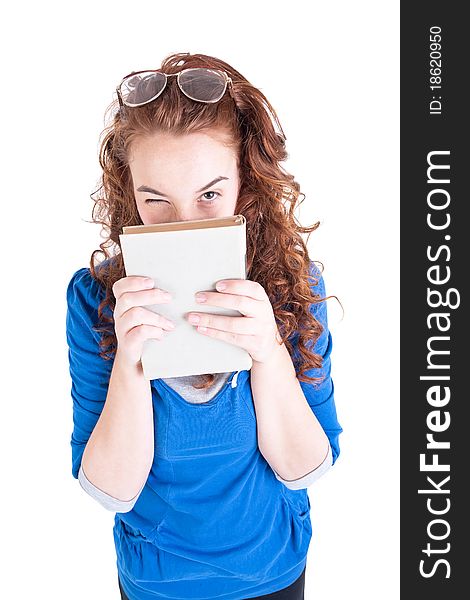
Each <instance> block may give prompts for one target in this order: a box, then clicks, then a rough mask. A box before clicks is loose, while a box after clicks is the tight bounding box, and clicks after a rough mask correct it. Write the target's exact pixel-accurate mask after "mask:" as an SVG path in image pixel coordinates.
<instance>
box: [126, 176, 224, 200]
mask: <svg viewBox="0 0 470 600" xmlns="http://www.w3.org/2000/svg"><path fill="white" fill-rule="evenodd" d="M222 179H228V177H223V176H222V175H220V176H219V177H216V178H215V179H213V180H212V181H210V182H209V183H208V184H207V185H205V186H204V187H202V188H201V189H200V190H196V194H198V193H199V192H203V191H204V190H207V188H210V187H212V186H213V185H215V184H216V183H218V182H219V181H221V180H222ZM137 191H138V192H147V193H148V194H155V195H156V196H165V198H167V197H168V196H167V195H166V194H164V193H163V192H159V191H158V190H154V189H153V188H151V187H149V186H148V185H141V186H140V187H138V188H137Z"/></svg>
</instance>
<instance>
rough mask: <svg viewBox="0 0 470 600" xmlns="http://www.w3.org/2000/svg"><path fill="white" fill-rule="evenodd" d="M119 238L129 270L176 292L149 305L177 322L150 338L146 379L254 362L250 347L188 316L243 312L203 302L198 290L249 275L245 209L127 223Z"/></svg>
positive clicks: (231, 368) (234, 367) (221, 369)
mask: <svg viewBox="0 0 470 600" xmlns="http://www.w3.org/2000/svg"><path fill="white" fill-rule="evenodd" d="M119 238H120V242H121V251H122V256H123V260H124V268H125V271H126V276H130V275H140V276H145V277H151V278H152V279H153V280H154V283H155V287H158V288H161V289H163V290H165V291H167V292H169V293H170V294H171V296H172V300H171V301H170V302H169V303H166V304H151V305H145V308H147V309H149V310H152V311H154V312H156V313H158V314H161V315H163V316H165V317H167V318H168V319H170V320H171V321H173V323H174V324H175V328H174V329H173V330H172V331H164V333H163V338H162V339H147V340H145V342H144V344H143V348H142V357H141V362H142V369H143V373H144V377H145V378H146V379H148V380H152V379H159V378H168V377H181V376H186V375H201V374H205V373H224V372H231V371H241V370H245V369H250V368H251V367H252V358H251V355H250V354H249V353H248V352H247V351H246V350H245V349H243V348H241V347H240V346H236V345H235V344H231V343H229V342H226V341H223V340H219V339H215V338H213V337H210V336H208V335H205V334H203V333H200V332H198V331H197V330H196V326H195V325H192V324H191V323H189V321H188V320H187V319H186V317H185V315H187V313H188V312H198V313H203V312H206V313H211V314H216V315H226V316H234V317H235V316H237V317H240V316H242V315H241V313H240V312H239V311H237V310H235V309H229V308H222V307H219V306H215V305H210V304H209V303H207V304H198V303H197V302H196V301H195V298H194V295H195V294H196V292H200V291H216V288H215V284H216V283H217V281H220V280H221V279H246V219H245V217H244V216H243V215H233V216H229V217H220V218H211V219H200V220H194V221H176V222H172V223H158V224H153V225H134V226H129V227H123V232H122V234H120V236H119ZM217 293H219V294H222V293H223V292H217Z"/></svg>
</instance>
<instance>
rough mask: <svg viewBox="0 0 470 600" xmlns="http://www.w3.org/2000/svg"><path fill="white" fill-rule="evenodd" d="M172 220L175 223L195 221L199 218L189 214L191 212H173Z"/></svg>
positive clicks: (191, 213) (192, 213)
mask: <svg viewBox="0 0 470 600" xmlns="http://www.w3.org/2000/svg"><path fill="white" fill-rule="evenodd" d="M174 217H175V218H174V220H175V221H195V220H196V219H200V218H201V217H200V216H198V215H197V214H195V213H194V211H193V212H191V210H181V211H178V210H175V212H174Z"/></svg>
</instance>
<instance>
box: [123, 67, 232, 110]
mask: <svg viewBox="0 0 470 600" xmlns="http://www.w3.org/2000/svg"><path fill="white" fill-rule="evenodd" d="M173 76H176V81H177V82H178V87H179V89H180V90H181V91H182V92H183V94H184V95H185V96H187V97H188V98H190V99H191V100H195V101H196V102H209V103H210V102H218V101H219V100H220V99H221V98H222V96H223V95H224V94H225V90H226V89H227V84H230V92H231V86H232V80H231V78H230V77H229V76H228V75H227V73H226V72H225V71H222V70H219V69H207V68H202V67H198V68H193V69H183V70H182V71H180V72H179V73H171V74H169V75H168V74H167V73H162V72H161V71H134V72H132V73H130V74H129V75H126V76H125V77H124V78H123V80H122V81H121V83H120V84H119V85H118V87H117V88H116V92H117V96H118V99H119V104H120V106H122V105H123V104H125V105H126V106H131V107H133V106H142V105H143V104H147V103H148V102H152V100H155V99H156V98H158V96H160V95H161V94H162V92H163V90H164V89H165V87H166V84H167V81H168V77H173Z"/></svg>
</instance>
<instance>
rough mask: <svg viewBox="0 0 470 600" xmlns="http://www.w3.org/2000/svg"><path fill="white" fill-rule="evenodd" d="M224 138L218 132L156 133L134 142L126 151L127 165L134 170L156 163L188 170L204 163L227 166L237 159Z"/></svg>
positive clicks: (153, 166) (154, 165)
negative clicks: (127, 151) (128, 150)
mask: <svg viewBox="0 0 470 600" xmlns="http://www.w3.org/2000/svg"><path fill="white" fill-rule="evenodd" d="M226 139H227V138H226V137H225V136H222V135H221V134H219V133H218V132H211V133H210V134H209V133H203V132H195V133H188V134H181V135H174V134H170V133H155V134H153V135H151V136H146V137H143V138H139V139H137V140H135V141H134V143H133V144H132V145H131V148H130V152H129V166H130V168H131V169H132V170H133V171H137V170H141V169H144V170H145V169H147V168H152V169H153V168H155V167H156V166H158V164H160V165H162V166H165V167H166V168H168V167H169V166H170V167H172V168H177V167H178V165H179V166H180V167H181V168H188V169H189V170H195V169H196V166H197V168H201V167H204V165H210V166H212V168H214V167H219V168H229V166H230V165H231V163H233V161H236V153H235V150H234V148H231V147H229V146H227V145H226V143H224V142H225V141H226Z"/></svg>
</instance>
